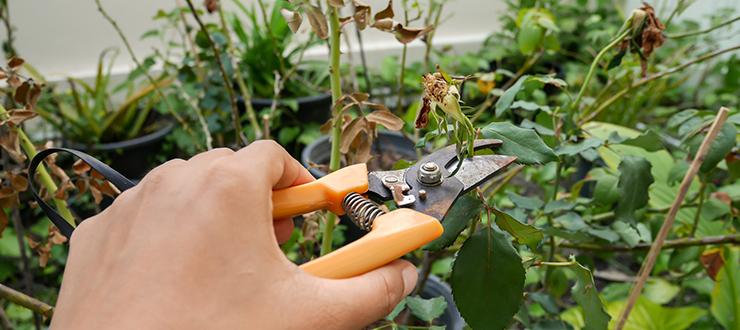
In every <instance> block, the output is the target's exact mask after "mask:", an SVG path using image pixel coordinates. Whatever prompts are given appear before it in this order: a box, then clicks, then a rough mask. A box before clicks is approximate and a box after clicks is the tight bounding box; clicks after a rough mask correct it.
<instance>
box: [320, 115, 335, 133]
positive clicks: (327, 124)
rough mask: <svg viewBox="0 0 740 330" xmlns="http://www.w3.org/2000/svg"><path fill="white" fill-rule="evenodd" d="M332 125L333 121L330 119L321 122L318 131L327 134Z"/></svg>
mask: <svg viewBox="0 0 740 330" xmlns="http://www.w3.org/2000/svg"><path fill="white" fill-rule="evenodd" d="M332 125H334V121H333V120H332V119H329V120H327V121H326V122H325V123H323V124H321V126H320V127H319V132H321V133H324V134H328V133H329V131H330V130H331V126H332Z"/></svg>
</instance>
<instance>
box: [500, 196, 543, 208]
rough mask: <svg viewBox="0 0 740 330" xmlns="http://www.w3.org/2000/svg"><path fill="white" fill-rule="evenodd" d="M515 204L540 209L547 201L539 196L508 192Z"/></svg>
mask: <svg viewBox="0 0 740 330" xmlns="http://www.w3.org/2000/svg"><path fill="white" fill-rule="evenodd" d="M506 195H507V196H509V199H510V200H511V202H512V203H514V205H516V206H517V207H520V208H523V209H525V210H539V209H540V208H542V205H544V204H545V203H544V202H543V201H542V200H541V199H540V198H539V197H537V196H532V197H525V196H521V195H518V194H515V193H513V192H506Z"/></svg>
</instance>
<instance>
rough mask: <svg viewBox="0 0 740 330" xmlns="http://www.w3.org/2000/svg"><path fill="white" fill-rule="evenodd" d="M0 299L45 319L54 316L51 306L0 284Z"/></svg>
mask: <svg viewBox="0 0 740 330" xmlns="http://www.w3.org/2000/svg"><path fill="white" fill-rule="evenodd" d="M0 298H3V299H7V300H8V301H10V302H12V303H14V304H16V305H20V306H23V307H25V308H28V309H30V310H32V311H34V312H36V313H39V314H41V315H43V316H44V317H46V318H51V317H52V315H54V307H52V306H51V305H49V304H47V303H45V302H43V301H41V300H38V299H36V298H34V297H31V296H29V295H27V294H25V293H23V292H19V291H16V290H13V289H12V288H9V287H7V286H5V285H2V284H0Z"/></svg>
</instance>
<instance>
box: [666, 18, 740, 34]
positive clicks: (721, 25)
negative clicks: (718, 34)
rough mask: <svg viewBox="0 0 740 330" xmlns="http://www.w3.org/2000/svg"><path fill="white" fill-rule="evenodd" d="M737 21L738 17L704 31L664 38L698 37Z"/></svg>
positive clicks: (739, 19)
mask: <svg viewBox="0 0 740 330" xmlns="http://www.w3.org/2000/svg"><path fill="white" fill-rule="evenodd" d="M737 21H740V16H737V17H735V18H732V19H730V20H727V21H724V22H722V23H719V24H717V25H715V26H712V27H709V28H706V29H704V30H699V31H692V32H686V33H679V34H669V35H667V36H666V37H668V38H669V39H681V38H688V37H693V36H696V35H700V34H704V33H709V32H712V31H714V30H716V29H719V28H722V27H724V26H727V25H730V24H732V23H735V22H737Z"/></svg>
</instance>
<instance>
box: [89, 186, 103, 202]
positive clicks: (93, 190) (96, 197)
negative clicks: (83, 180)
mask: <svg viewBox="0 0 740 330" xmlns="http://www.w3.org/2000/svg"><path fill="white" fill-rule="evenodd" d="M90 193H91V194H92V195H93V200H94V201H95V204H97V205H100V202H101V201H102V200H103V194H102V193H101V192H100V190H98V188H95V187H94V186H93V185H90Z"/></svg>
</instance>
